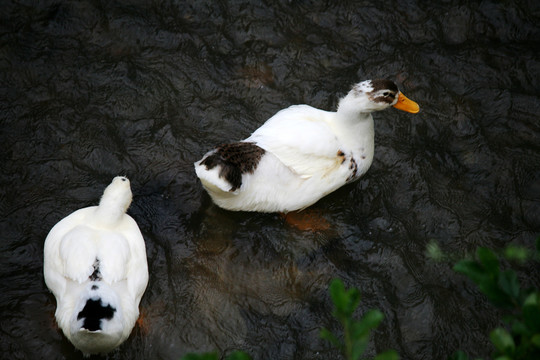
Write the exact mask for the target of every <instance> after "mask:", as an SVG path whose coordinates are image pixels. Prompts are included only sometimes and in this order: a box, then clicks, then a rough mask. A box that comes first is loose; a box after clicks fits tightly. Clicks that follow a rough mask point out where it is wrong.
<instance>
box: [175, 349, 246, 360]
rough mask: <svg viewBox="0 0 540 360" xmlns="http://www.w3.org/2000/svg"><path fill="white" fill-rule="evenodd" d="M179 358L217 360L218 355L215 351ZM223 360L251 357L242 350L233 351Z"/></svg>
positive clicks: (184, 359) (186, 359) (240, 359)
mask: <svg viewBox="0 0 540 360" xmlns="http://www.w3.org/2000/svg"><path fill="white" fill-rule="evenodd" d="M180 360H219V355H218V354H217V353H215V352H211V353H204V354H187V355H184V356H183V357H182V358H181V359H180ZM225 360H251V357H250V356H249V355H248V354H246V353H245V352H242V351H234V352H232V353H230V354H229V356H227V357H226V358H225Z"/></svg>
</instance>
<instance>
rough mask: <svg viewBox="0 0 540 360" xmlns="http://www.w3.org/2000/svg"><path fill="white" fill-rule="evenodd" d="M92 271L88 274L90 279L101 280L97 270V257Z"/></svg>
mask: <svg viewBox="0 0 540 360" xmlns="http://www.w3.org/2000/svg"><path fill="white" fill-rule="evenodd" d="M92 266H93V267H94V272H93V273H92V274H91V275H90V281H99V280H101V273H100V272H99V259H98V258H96V260H94V264H93V265H92Z"/></svg>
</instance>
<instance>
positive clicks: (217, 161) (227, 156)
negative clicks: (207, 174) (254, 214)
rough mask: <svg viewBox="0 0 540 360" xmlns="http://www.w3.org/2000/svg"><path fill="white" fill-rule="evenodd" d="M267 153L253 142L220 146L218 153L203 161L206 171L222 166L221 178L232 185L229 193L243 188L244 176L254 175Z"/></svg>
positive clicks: (217, 149)
mask: <svg viewBox="0 0 540 360" xmlns="http://www.w3.org/2000/svg"><path fill="white" fill-rule="evenodd" d="M265 152H266V151H265V150H264V149H262V148H260V147H259V146H257V145H255V143H252V142H236V143H232V144H224V145H220V146H218V147H217V148H216V151H215V152H213V153H212V154H210V155H208V156H207V157H206V158H204V159H203V160H202V161H201V165H204V166H206V170H211V169H213V168H214V167H216V166H221V169H220V171H219V177H221V178H224V179H225V180H227V182H228V183H229V184H231V189H230V190H229V191H235V190H236V189H238V188H240V186H242V174H245V173H249V174H253V172H254V171H255V169H257V166H258V165H259V162H260V161H261V158H262V156H263V155H264V153H265Z"/></svg>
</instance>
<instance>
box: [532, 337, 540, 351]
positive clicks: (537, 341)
mask: <svg viewBox="0 0 540 360" xmlns="http://www.w3.org/2000/svg"><path fill="white" fill-rule="evenodd" d="M531 343H532V344H533V345H534V346H536V347H537V348H540V334H534V335H533V336H532V337H531Z"/></svg>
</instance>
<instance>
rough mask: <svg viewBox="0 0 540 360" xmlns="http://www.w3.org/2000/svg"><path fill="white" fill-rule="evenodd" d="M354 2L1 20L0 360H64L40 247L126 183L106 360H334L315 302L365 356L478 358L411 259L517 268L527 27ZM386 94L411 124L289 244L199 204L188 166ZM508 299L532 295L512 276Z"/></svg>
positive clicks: (452, 286)
mask: <svg viewBox="0 0 540 360" xmlns="http://www.w3.org/2000/svg"><path fill="white" fill-rule="evenodd" d="M422 3H424V2H418V3H417V2H415V1H399V2H383V1H380V2H369V1H362V2H356V3H354V4H353V2H349V1H328V2H310V1H291V2H286V1H281V2H257V1H252V2H241V1H233V2H226V1H193V2H191V3H189V2H188V3H185V2H181V1H179V2H167V1H152V2H151V1H84V2H78V1H72V2H62V1H58V2H52V1H17V2H9V1H8V2H7V3H6V2H5V1H4V2H3V3H2V5H1V7H2V11H1V12H0V17H1V21H0V68H1V75H0V76H1V84H2V86H1V90H0V91H1V93H0V94H1V98H0V107H1V115H0V116H1V118H0V121H1V135H0V144H2V152H1V154H2V161H1V163H0V164H1V165H0V166H1V167H2V171H1V175H0V176H1V177H0V179H1V180H0V184H1V187H0V198H1V202H0V209H1V213H0V214H1V220H0V222H1V223H0V224H1V225H0V231H1V235H2V241H1V242H0V257H1V262H0V274H1V275H0V279H1V280H0V281H1V282H0V311H1V320H0V337H1V340H0V354H2V355H0V357H2V358H9V359H37V358H46V359H68V358H69V359H72V358H82V355H81V353H79V352H76V351H75V350H74V348H73V347H72V346H71V345H70V344H69V342H68V341H67V340H66V339H65V338H64V337H63V336H62V335H61V333H60V332H59V331H58V330H57V329H56V328H55V327H54V321H53V313H54V309H55V300H54V298H53V296H52V295H51V294H50V293H49V292H48V290H47V288H46V287H45V284H44V282H43V276H42V264H43V259H42V257H43V250H42V249H43V241H44V239H45V236H46V235H47V233H48V231H49V230H50V229H51V227H52V226H53V225H54V224H55V223H56V222H57V221H59V220H60V219H61V218H63V217H64V216H66V215H68V214H69V213H71V212H72V211H74V210H75V209H78V208H81V207H85V206H90V205H95V204H96V203H97V201H98V199H99V196H100V195H101V193H102V191H103V189H104V188H105V186H106V185H107V184H109V182H110V181H111V179H112V178H113V177H114V176H115V175H127V176H128V177H129V178H130V180H131V182H132V190H133V193H134V202H133V204H132V206H131V208H130V210H129V213H130V214H131V215H132V216H133V217H134V218H135V219H136V220H137V222H138V223H139V226H140V228H141V230H142V232H143V234H144V237H145V240H146V246H147V253H148V264H149V270H150V282H149V285H148V288H147V291H146V293H145V295H144V297H143V300H142V303H141V306H142V308H143V312H144V314H145V320H146V322H147V324H148V327H147V328H146V329H144V331H143V330H141V329H136V330H135V331H134V332H133V335H132V337H131V338H130V339H128V341H126V343H124V345H122V346H121V347H120V349H119V350H118V351H117V352H114V353H112V354H110V355H109V356H108V357H109V358H110V359H178V358H180V357H181V356H182V355H184V354H186V353H187V352H189V351H208V350H214V349H215V350H219V351H221V352H229V351H231V350H232V349H242V350H245V351H247V352H249V353H250V354H251V355H252V356H253V357H254V358H255V359H339V358H340V355H339V354H338V353H337V352H336V351H335V350H333V349H332V348H331V347H330V346H329V344H328V343H326V342H325V341H323V340H321V339H319V337H318V333H319V329H320V328H321V327H323V326H326V327H329V328H332V329H334V330H337V329H338V327H337V324H336V323H335V322H334V321H333V319H332V317H331V308H332V305H331V303H330V299H329V296H328V294H327V286H328V283H329V281H330V280H331V279H332V278H334V277H340V278H342V279H344V281H345V282H346V284H347V285H348V286H356V287H358V288H359V289H360V290H361V292H362V296H363V299H362V302H361V306H360V308H359V311H358V316H360V315H361V314H362V313H363V312H365V311H366V310H368V309H370V308H379V309H381V311H382V312H383V313H384V314H385V317H386V318H385V320H384V321H383V323H382V324H381V326H380V327H379V328H378V330H377V331H376V333H375V334H374V336H373V339H372V345H371V346H370V348H369V351H368V353H369V355H373V354H374V353H375V351H382V350H385V349H387V348H394V349H396V350H397V351H398V352H399V354H400V355H401V357H402V359H445V358H446V357H447V356H448V355H449V354H451V353H453V352H454V351H455V350H457V349H462V350H465V351H467V352H469V354H471V355H474V356H484V357H485V356H488V355H489V352H490V346H489V340H488V337H487V333H488V331H489V329H491V328H493V327H494V326H496V325H498V316H499V313H498V312H497V311H496V310H495V309H494V308H493V307H491V305H489V304H488V303H487V301H486V300H485V299H484V298H483V297H482V296H481V295H480V294H479V293H478V292H477V291H476V290H475V287H474V286H473V285H472V284H471V283H470V282H468V281H466V280H465V279H464V278H463V277H462V276H459V275H456V274H454V272H453V271H452V270H451V264H446V263H433V262H431V261H428V260H427V259H426V257H425V248H426V244H427V243H428V242H429V241H430V240H432V239H435V240H437V241H438V242H439V243H440V244H441V247H442V248H443V250H445V251H449V252H456V253H464V252H466V251H472V250H473V249H475V248H476V247H477V246H480V245H482V246H489V247H497V248H499V247H502V246H504V245H506V244H508V243H517V244H524V245H530V244H531V243H532V241H533V240H534V239H535V238H536V236H537V235H538V234H539V233H540V122H539V118H538V116H539V115H538V114H539V113H540V101H539V94H540V58H539V55H538V54H539V53H538V49H539V48H540V44H539V39H540V25H539V24H540V5H539V3H538V2H537V1H501V2H497V1H484V2H481V3H479V4H478V3H474V4H469V5H460V4H459V3H460V2H456V1H444V2H440V4H437V5H435V4H423V5H421V4H422ZM377 77H390V78H392V79H395V80H396V82H397V83H398V84H399V86H400V88H401V89H402V91H403V92H404V93H405V94H406V95H407V96H408V97H409V98H411V99H413V100H415V101H417V102H418V103H419V104H420V107H421V112H420V113H419V114H417V115H411V114H407V113H403V112H399V111H396V110H394V109H391V110H387V111H385V112H383V113H377V114H375V116H374V117H375V127H376V133H377V135H376V153H375V159H374V163H373V166H372V167H371V169H370V170H369V172H368V173H367V174H366V175H365V176H364V177H363V178H362V179H361V180H360V181H358V182H356V183H354V184H351V185H348V186H346V187H344V188H342V189H340V190H338V191H337V192H335V193H333V194H331V195H329V196H327V197H326V198H324V199H323V200H321V201H320V202H319V203H317V204H316V205H314V206H313V209H315V210H316V211H320V212H321V213H322V214H323V215H324V217H325V218H326V219H327V220H328V221H329V222H330V223H331V224H332V229H331V230H330V231H327V232H323V233H316V234H313V233H310V232H302V231H299V230H296V229H294V228H291V227H289V226H287V225H286V224H284V222H283V221H282V219H281V218H280V217H279V216H278V215H275V214H251V213H233V212H227V211H224V210H220V209H219V208H217V207H215V206H214V205H212V203H211V201H210V199H209V197H208V196H207V195H206V193H204V191H203V190H202V188H201V185H200V183H199V182H198V180H197V179H196V177H195V174H194V171H193V167H192V162H194V161H196V160H198V159H199V158H200V156H201V155H202V154H204V153H205V152H206V151H207V150H209V149H210V148H211V147H212V146H213V145H216V144H219V143H222V142H226V141H230V140H238V139H242V138H245V137H246V136H248V135H249V134H250V133H251V132H252V131H253V130H255V129H256V128H257V127H258V126H259V125H260V124H262V123H263V122H264V121H265V120H266V119H267V118H268V117H270V116H271V115H273V114H274V113H275V112H276V111H278V110H279V109H281V108H284V107H287V106H289V105H291V104H297V103H307V104H310V105H313V106H316V107H319V108H322V109H326V110H333V109H334V108H335V105H336V103H337V98H338V97H339V96H341V95H344V94H345V93H346V92H347V91H348V90H349V88H350V86H351V84H353V83H354V82H357V81H360V80H364V79H370V78H377ZM520 279H521V281H522V282H523V283H524V284H527V285H536V286H539V283H540V275H539V271H538V267H535V266H534V265H530V266H528V267H527V266H525V267H523V268H521V271H520Z"/></svg>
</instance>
